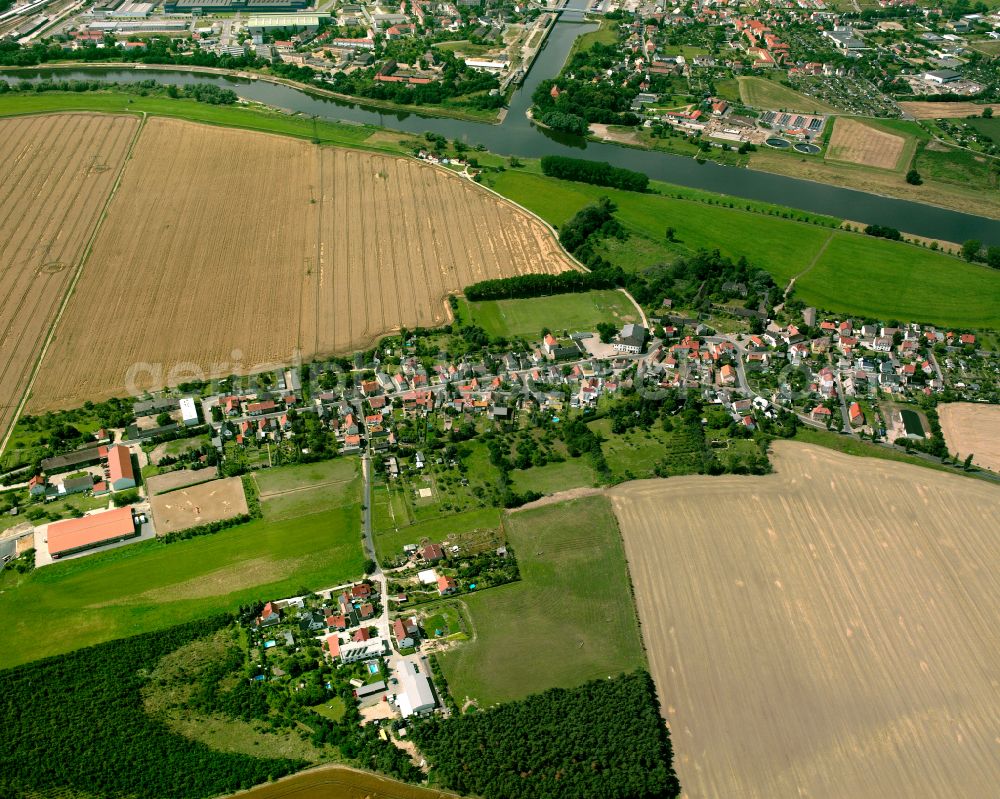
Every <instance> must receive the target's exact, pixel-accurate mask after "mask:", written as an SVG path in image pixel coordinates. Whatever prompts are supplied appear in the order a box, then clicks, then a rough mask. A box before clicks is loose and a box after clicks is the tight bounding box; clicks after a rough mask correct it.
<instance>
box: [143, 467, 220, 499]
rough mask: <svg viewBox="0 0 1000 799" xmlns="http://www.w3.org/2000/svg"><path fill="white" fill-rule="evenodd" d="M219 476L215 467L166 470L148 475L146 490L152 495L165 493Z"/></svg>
mask: <svg viewBox="0 0 1000 799" xmlns="http://www.w3.org/2000/svg"><path fill="white" fill-rule="evenodd" d="M218 476H219V470H218V469H216V468H215V467H212V468H210V469H175V470H174V471H172V472H164V473H163V474H157V475H153V476H152V477H147V478H146V490H147V491H148V493H149V495H150V496H153V495H155V494H165V493H167V492H168V491H173V490H174V489H177V488H184V487H185V486H193V485H195V484H196V483H206V482H208V481H209V480H215V478H217V477H218Z"/></svg>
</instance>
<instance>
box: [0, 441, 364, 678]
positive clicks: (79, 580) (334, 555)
mask: <svg viewBox="0 0 1000 799" xmlns="http://www.w3.org/2000/svg"><path fill="white" fill-rule="evenodd" d="M345 462H348V463H350V464H352V466H353V468H354V470H355V472H354V477H353V479H352V480H351V481H350V482H347V483H341V484H339V485H338V486H336V487H333V486H330V485H326V486H324V487H323V489H322V490H321V491H315V492H309V493H310V495H311V502H310V503H309V504H308V505H304V506H303V505H299V506H296V507H294V508H285V509H284V512H282V513H278V514H275V513H272V512H269V511H270V509H269V503H270V502H271V500H269V499H262V500H261V505H262V506H263V509H264V514H265V518H264V519H261V520H256V521H252V522H249V523H248V524H244V525H240V526H238V527H231V528H229V529H228V530H223V531H222V532H218V533H213V534H211V535H205V536H200V537H198V538H191V539H188V540H186V541H177V542H175V543H172V544H163V543H161V542H159V541H150V542H148V543H147V542H143V543H138V544H133V545H130V546H126V547H122V548H120V549H114V550H111V551H108V552H103V553H97V554H94V555H90V556H87V557H83V558H78V559H75V560H71V561H67V562H65V563H57V564H53V565H51V566H45V567H43V568H41V569H37V570H35V571H33V572H31V573H30V574H28V575H25V576H20V575H16V574H14V573H11V572H5V573H4V574H3V577H2V578H0V588H2V589H3V590H2V591H0V615H2V616H3V618H4V619H6V627H5V636H6V640H7V645H6V646H4V647H3V648H2V649H0V668H2V667H6V666H12V665H15V664H17V663H25V662H27V661H30V660H35V659H37V658H40V657H45V656H47V655H54V654H59V653H61V652H67V651H69V650H72V649H77V648H79V647H81V646H87V645H89V644H95V643H99V642H101V641H107V640H109V639H111V638H120V637H123V636H127V635H135V634H137V633H141V632H149V631H151V630H157V629H162V628H165V627H169V626H171V625H174V624H180V623H181V622H186V621H190V620H192V619H196V618H199V617H201V616H206V615H209V614H211V613H218V612H230V611H232V610H234V609H235V608H237V607H238V606H239V605H240V604H241V603H244V602H248V601H252V600H255V599H264V598H269V597H280V596H283V595H289V594H292V593H294V592H296V591H297V590H298V589H299V588H300V587H302V586H306V587H309V588H313V589H316V588H323V587H326V586H329V585H335V584H337V583H340V582H344V581H346V580H349V579H352V578H354V577H357V576H358V575H360V574H361V571H362V568H363V564H364V559H363V555H362V549H361V534H360V520H361V513H360V493H361V478H360V475H359V474H358V473H357V471H356V470H357V468H358V467H357V460H356V459H352V460H351V461H345ZM276 473H279V470H276ZM303 487H304V488H305V486H303ZM173 495H174V494H173V493H168V494H165V495H163V496H165V497H171V496H173ZM15 586H16V590H12V589H15Z"/></svg>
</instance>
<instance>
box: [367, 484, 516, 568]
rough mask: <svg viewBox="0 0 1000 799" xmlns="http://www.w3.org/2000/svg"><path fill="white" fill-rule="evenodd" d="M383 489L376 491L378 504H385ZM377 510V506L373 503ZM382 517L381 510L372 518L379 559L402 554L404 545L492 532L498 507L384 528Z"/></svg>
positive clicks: (497, 518) (497, 520)
mask: <svg viewBox="0 0 1000 799" xmlns="http://www.w3.org/2000/svg"><path fill="white" fill-rule="evenodd" d="M383 492H384V489H380V490H379V492H378V496H379V498H378V500H377V502H378V503H381V502H384V501H385V499H384V496H385V495H384V493H383ZM375 507H378V504H377V503H376V504H375ZM382 518H385V517H383V516H382V515H381V511H380V512H378V513H376V514H374V515H373V519H372V523H373V525H374V526H375V529H374V531H373V537H374V539H375V551H376V552H377V554H378V557H379V560H382V559H384V558H394V557H398V556H400V555H402V552H403V547H404V546H405V545H406V544H417V545H419V544H420V543H421V541H423V540H424V539H426V540H428V541H435V542H440V541H442V540H446V539H447V538H448V536H449V535H450V534H453V533H458V532H466V531H470V530H495V529H497V528H498V527H499V526H500V510H499V508H477V509H475V510H469V511H465V512H463V513H451V514H443V515H438V516H435V517H432V518H429V519H425V520H424V521H418V522H416V523H414V524H410V525H406V526H398V527H397V526H394V525H393V523H392V521H391V520H389V521H388V523H387V524H386V526H384V527H383V526H381V525H380V524H378V522H379V521H380V520H381V519H382Z"/></svg>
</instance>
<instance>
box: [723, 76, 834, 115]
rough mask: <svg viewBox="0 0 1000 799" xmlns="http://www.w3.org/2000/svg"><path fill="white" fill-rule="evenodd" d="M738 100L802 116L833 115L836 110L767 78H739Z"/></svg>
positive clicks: (758, 106) (757, 106) (750, 104)
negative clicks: (796, 112) (797, 112)
mask: <svg viewBox="0 0 1000 799" xmlns="http://www.w3.org/2000/svg"><path fill="white" fill-rule="evenodd" d="M739 82H740V98H741V99H742V100H743V102H744V103H745V104H746V105H749V106H753V107H754V108H763V109H770V110H772V111H799V112H801V113H803V114H835V113H837V109H836V108H834V107H833V106H832V105H829V104H828V103H824V102H823V101H822V100H819V99H817V98H815V97H809V96H807V95H805V94H802V93H801V92H797V91H795V90H794V89H789V88H788V87H787V86H782V85H781V84H780V83H778V82H777V81H773V80H768V79H767V78H752V77H741V78H739Z"/></svg>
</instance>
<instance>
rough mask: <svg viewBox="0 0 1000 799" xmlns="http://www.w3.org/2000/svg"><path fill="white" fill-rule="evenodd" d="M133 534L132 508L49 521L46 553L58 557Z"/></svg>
mask: <svg viewBox="0 0 1000 799" xmlns="http://www.w3.org/2000/svg"><path fill="white" fill-rule="evenodd" d="M135 534H136V527H135V520H134V519H133V518H132V509H131V508H115V510H108V511H104V512H103V513H92V514H90V515H89V516H83V517H82V518H79V519H66V520H65V521H61V522H52V524H50V525H49V529H48V534H47V538H48V544H49V554H50V555H51V556H52V557H53V558H61V557H62V556H63V555H71V554H73V553H74V552H82V551H83V550H85V549H90V548H91V547H96V546H101V545H102V544H111V543H114V542H116V541H124V540H125V539H126V538H131V537H132V536H134V535H135Z"/></svg>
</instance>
